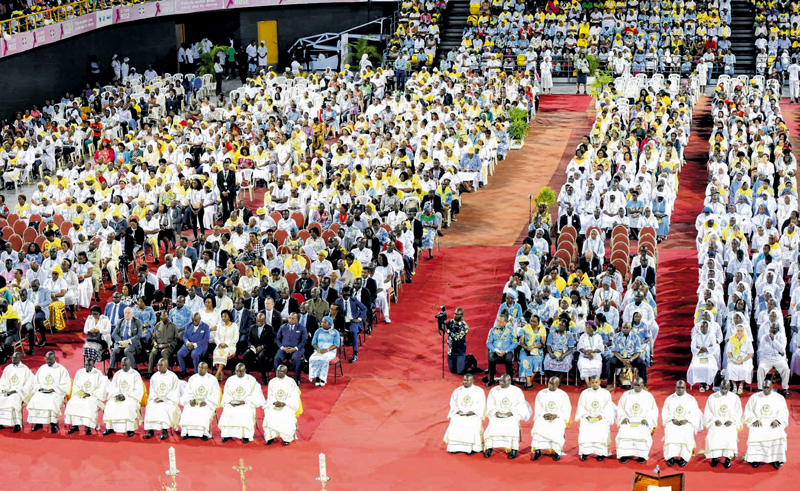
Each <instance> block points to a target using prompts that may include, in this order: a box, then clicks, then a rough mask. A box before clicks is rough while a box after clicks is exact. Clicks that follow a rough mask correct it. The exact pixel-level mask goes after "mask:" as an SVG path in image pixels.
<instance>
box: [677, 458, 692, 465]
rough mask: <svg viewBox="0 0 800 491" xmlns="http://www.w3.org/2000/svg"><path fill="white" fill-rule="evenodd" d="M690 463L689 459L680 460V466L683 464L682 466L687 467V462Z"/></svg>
mask: <svg viewBox="0 0 800 491" xmlns="http://www.w3.org/2000/svg"><path fill="white" fill-rule="evenodd" d="M688 463H689V462H687V461H685V460H683V459H681V460H680V461H679V462H678V465H679V466H681V467H686V464H688Z"/></svg>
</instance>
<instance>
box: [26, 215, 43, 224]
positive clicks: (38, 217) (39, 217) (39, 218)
mask: <svg viewBox="0 0 800 491" xmlns="http://www.w3.org/2000/svg"><path fill="white" fill-rule="evenodd" d="M28 221H29V222H41V221H42V215H40V214H38V213H34V214H33V215H31V216H30V218H28Z"/></svg>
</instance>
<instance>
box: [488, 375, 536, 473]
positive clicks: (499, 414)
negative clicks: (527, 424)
mask: <svg viewBox="0 0 800 491" xmlns="http://www.w3.org/2000/svg"><path fill="white" fill-rule="evenodd" d="M531 412H532V411H531V406H530V404H528V401H526V400H525V396H524V395H523V393H522V390H520V388H519V387H514V386H513V385H511V377H510V376H509V375H508V374H504V375H503V376H502V377H500V385H499V386H498V387H494V388H492V390H490V391H489V397H488V398H487V399H486V417H487V418H489V426H487V427H486V431H485V432H484V433H483V440H484V446H485V447H486V450H484V451H483V455H484V457H486V458H488V457H490V456H491V455H492V450H493V449H495V448H502V449H506V450H508V451H509V454H508V458H509V459H513V458H515V457H516V456H517V452H518V451H519V436H520V431H519V422H520V421H527V420H529V419H530V417H531Z"/></svg>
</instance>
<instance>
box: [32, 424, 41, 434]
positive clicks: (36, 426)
mask: <svg viewBox="0 0 800 491" xmlns="http://www.w3.org/2000/svg"><path fill="white" fill-rule="evenodd" d="M41 429H42V425H40V424H35V425H33V428H31V432H34V431H39V430H41Z"/></svg>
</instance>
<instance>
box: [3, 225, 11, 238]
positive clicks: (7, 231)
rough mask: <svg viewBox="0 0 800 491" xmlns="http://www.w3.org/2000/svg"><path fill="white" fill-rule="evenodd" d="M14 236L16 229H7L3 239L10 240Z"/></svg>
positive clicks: (4, 230) (4, 231)
mask: <svg viewBox="0 0 800 491" xmlns="http://www.w3.org/2000/svg"><path fill="white" fill-rule="evenodd" d="M12 235H14V229H13V228H11V227H6V228H4V229H3V239H5V240H8V238H9V237H11V236H12Z"/></svg>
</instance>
